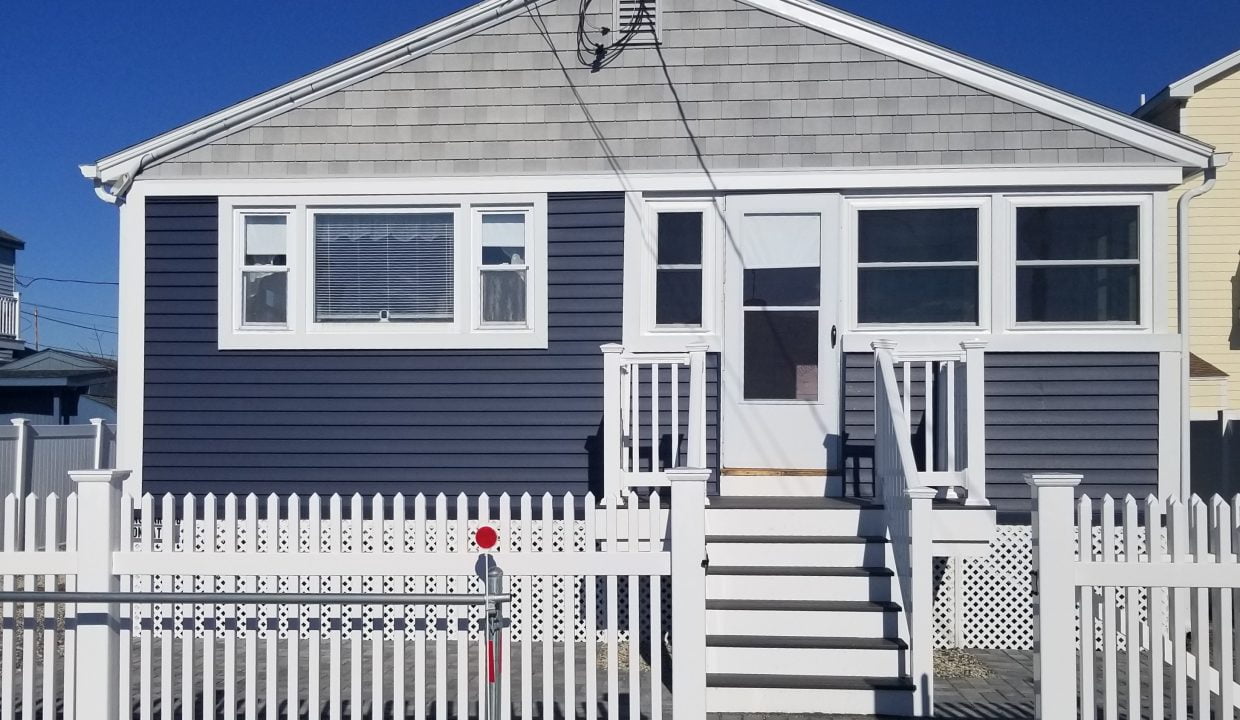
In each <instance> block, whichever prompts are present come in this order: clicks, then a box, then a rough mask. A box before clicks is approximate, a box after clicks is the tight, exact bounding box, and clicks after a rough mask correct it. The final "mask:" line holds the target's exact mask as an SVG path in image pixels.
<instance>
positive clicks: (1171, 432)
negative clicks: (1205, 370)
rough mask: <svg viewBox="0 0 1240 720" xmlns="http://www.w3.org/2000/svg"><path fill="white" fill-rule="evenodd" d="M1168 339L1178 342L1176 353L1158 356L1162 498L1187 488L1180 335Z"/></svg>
mask: <svg viewBox="0 0 1240 720" xmlns="http://www.w3.org/2000/svg"><path fill="white" fill-rule="evenodd" d="M1167 337H1169V338H1173V339H1174V340H1175V341H1176V343H1175V349H1174V350H1172V349H1170V348H1168V349H1167V350H1166V351H1164V352H1160V353H1159V354H1158V496H1159V497H1162V498H1169V497H1176V496H1178V495H1180V493H1181V490H1182V489H1183V487H1184V486H1183V484H1181V482H1180V451H1181V448H1180V438H1181V437H1182V434H1181V432H1180V422H1181V420H1180V361H1181V355H1180V342H1179V341H1180V336H1179V335H1168V336H1167ZM1184 422H1188V419H1187V418H1185V419H1184ZM1185 449H1187V448H1185Z"/></svg>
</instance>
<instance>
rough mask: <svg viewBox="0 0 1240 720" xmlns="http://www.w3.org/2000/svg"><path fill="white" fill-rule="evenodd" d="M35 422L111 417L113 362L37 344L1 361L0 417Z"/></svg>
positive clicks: (110, 419) (61, 422) (113, 410)
mask: <svg viewBox="0 0 1240 720" xmlns="http://www.w3.org/2000/svg"><path fill="white" fill-rule="evenodd" d="M14 418H25V419H27V420H29V421H30V422H32V423H35V424H40V425H77V424H83V423H89V422H90V421H91V419H93V418H102V419H103V420H105V421H107V422H115V421H116V363H115V362H114V361H113V360H111V359H107V358H97V357H89V356H86V355H79V354H77V353H70V352H65V351H64V350H41V351H38V352H32V353H28V354H25V355H24V356H23V357H21V358H19V359H17V360H14V361H13V362H10V363H7V364H5V365H0V421H5V422H7V421H9V420H12V419H14Z"/></svg>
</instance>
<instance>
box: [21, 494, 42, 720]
mask: <svg viewBox="0 0 1240 720" xmlns="http://www.w3.org/2000/svg"><path fill="white" fill-rule="evenodd" d="M38 503H39V498H38V497H37V496H35V495H27V496H26V502H25V510H24V511H23V513H22V519H23V522H22V531H23V542H22V548H23V549H24V550H27V551H30V550H34V549H35V547H36V546H37V544H38V541H39V540H38V527H39V504H38ZM36 577H37V576H35V575H26V576H24V577H23V588H24V589H25V590H27V591H31V590H35V589H36V586H35V578H36ZM22 620H23V621H24V624H23V625H22V718H23V720H34V717H35V714H34V669H35V665H36V663H35V652H34V651H35V647H34V643H35V637H34V636H35V622H34V620H35V604H34V603H22Z"/></svg>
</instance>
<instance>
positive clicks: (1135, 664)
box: [1123, 495, 1161, 718]
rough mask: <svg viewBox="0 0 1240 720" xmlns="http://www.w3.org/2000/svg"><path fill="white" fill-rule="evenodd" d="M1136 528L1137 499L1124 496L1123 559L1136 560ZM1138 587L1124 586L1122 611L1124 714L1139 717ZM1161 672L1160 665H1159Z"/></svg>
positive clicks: (1137, 547) (1139, 631) (1138, 559)
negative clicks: (1125, 650) (1125, 666)
mask: <svg viewBox="0 0 1240 720" xmlns="http://www.w3.org/2000/svg"><path fill="white" fill-rule="evenodd" d="M1140 529H1141V526H1140V525H1139V524H1138V523H1137V500H1136V498H1134V497H1133V496H1132V495H1127V496H1125V497H1124V527H1123V530H1124V537H1123V542H1124V562H1127V563H1135V562H1140V560H1141V558H1140V542H1141V540H1140V534H1139V533H1140ZM1139 597H1140V596H1139V590H1138V588H1136V587H1134V586H1132V585H1129V586H1127V587H1126V588H1124V611H1125V613H1124V614H1125V616H1126V619H1127V621H1128V622H1127V625H1126V628H1125V631H1124V632H1125V635H1126V637H1125V640H1126V641H1127V647H1128V656H1127V659H1128V673H1127V674H1128V683H1127V689H1128V717H1130V718H1138V717H1141V612H1140V602H1139ZM1160 671H1161V668H1160Z"/></svg>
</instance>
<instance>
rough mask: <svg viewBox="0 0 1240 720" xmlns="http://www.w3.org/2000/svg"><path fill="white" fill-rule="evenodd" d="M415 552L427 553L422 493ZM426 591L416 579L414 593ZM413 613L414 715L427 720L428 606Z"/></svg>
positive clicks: (416, 500)
mask: <svg viewBox="0 0 1240 720" xmlns="http://www.w3.org/2000/svg"><path fill="white" fill-rule="evenodd" d="M413 551H414V552H415V553H419V554H425V553H426V496H425V495H423V494H422V493H418V494H417V496H416V497H415V498H414V499H413ZM425 590H426V585H425V580H423V579H422V577H421V576H418V577H415V578H414V579H413V591H414V592H424V591H425ZM413 612H414V615H413V617H414V620H413V622H414V638H413V713H414V718H415V720H426V622H427V621H426V606H425V605H419V606H417V607H416V608H414V611H413Z"/></svg>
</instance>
